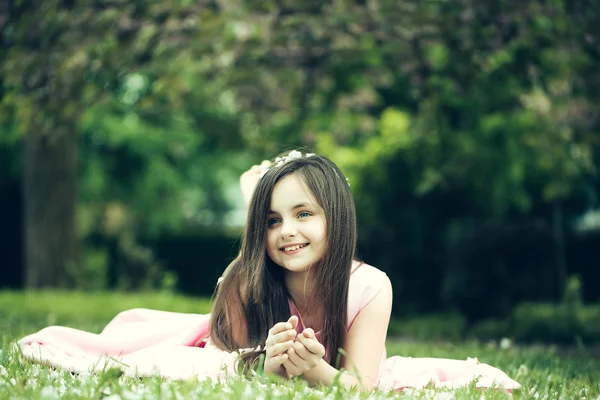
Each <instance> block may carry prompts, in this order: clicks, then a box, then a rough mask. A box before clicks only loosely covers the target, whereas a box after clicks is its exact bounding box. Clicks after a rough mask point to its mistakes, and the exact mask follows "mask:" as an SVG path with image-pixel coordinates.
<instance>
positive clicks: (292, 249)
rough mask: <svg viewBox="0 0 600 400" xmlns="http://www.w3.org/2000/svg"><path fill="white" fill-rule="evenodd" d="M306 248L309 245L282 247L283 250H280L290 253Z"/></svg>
mask: <svg viewBox="0 0 600 400" xmlns="http://www.w3.org/2000/svg"><path fill="white" fill-rule="evenodd" d="M306 246H308V243H305V244H297V245H294V246H287V247H282V248H281V249H279V250H281V251H283V252H284V253H288V252H292V251H297V250H300V249H303V248H305V247H306Z"/></svg>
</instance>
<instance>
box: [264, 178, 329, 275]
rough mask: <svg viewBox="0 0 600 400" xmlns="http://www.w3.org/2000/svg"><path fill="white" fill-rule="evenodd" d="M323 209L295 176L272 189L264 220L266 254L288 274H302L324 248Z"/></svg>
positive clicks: (321, 256) (321, 254) (314, 262)
mask: <svg viewBox="0 0 600 400" xmlns="http://www.w3.org/2000/svg"><path fill="white" fill-rule="evenodd" d="M326 225H327V224H326V221H325V215H324V212H323V209H322V208H321V207H320V206H319V204H318V202H317V200H316V199H315V197H314V196H313V195H312V193H311V192H310V190H309V189H308V188H307V187H306V186H305V185H304V183H303V182H302V180H301V178H300V177H299V176H298V175H297V174H290V175H287V176H285V177H284V178H282V179H281V180H280V181H279V182H277V184H275V187H274V188H273V194H272V196H271V206H270V211H269V215H268V220H267V254H268V255H269V257H270V258H271V260H273V262H275V264H277V265H279V266H281V267H283V268H285V269H286V270H288V271H290V272H305V271H306V270H308V268H309V267H310V266H311V265H312V264H316V263H317V262H318V261H320V260H321V259H322V258H323V255H324V254H325V250H326V247H327V232H326V228H327V226H326Z"/></svg>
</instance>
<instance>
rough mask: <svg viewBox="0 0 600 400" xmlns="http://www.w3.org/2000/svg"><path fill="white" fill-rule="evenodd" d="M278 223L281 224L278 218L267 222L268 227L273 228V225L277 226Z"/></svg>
mask: <svg viewBox="0 0 600 400" xmlns="http://www.w3.org/2000/svg"><path fill="white" fill-rule="evenodd" d="M278 222H279V219H278V218H269V219H268V220H267V226H273V225H275V224H276V223H278Z"/></svg>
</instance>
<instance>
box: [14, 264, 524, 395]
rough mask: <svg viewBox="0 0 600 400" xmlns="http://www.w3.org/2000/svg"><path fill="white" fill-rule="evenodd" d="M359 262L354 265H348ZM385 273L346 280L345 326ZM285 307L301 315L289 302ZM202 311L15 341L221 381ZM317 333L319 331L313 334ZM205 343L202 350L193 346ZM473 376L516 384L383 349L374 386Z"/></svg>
mask: <svg viewBox="0 0 600 400" xmlns="http://www.w3.org/2000/svg"><path fill="white" fill-rule="evenodd" d="M357 266H358V263H355V265H354V268H356V267H357ZM387 281H388V277H387V276H386V275H385V274H384V273H383V272H381V271H379V270H378V269H376V268H374V267H372V266H370V265H367V264H363V265H361V266H360V267H358V268H356V269H355V270H354V272H353V273H352V275H351V277H350V289H349V294H348V327H349V328H350V327H351V326H352V324H353V323H354V320H355V319H356V317H357V316H358V315H359V313H360V312H361V310H363V309H364V308H365V307H366V306H367V304H369V303H370V302H371V300H373V298H375V296H376V295H377V294H378V293H379V291H380V290H381V288H382V287H383V285H384V284H385V283H386V282H387ZM290 311H291V313H292V314H295V315H297V316H298V317H299V320H300V323H299V326H298V331H299V332H300V331H301V330H302V329H303V328H304V324H303V322H302V318H301V316H300V314H299V312H298V310H297V309H296V307H295V306H294V304H293V303H291V302H290ZM209 319H210V316H209V315H208V314H205V315H200V314H184V313H174V312H167V311H156V310H147V309H133V310H127V311H123V312H121V313H119V314H118V315H117V316H116V317H115V318H114V319H113V320H112V321H110V323H109V324H108V325H107V326H106V327H105V328H104V330H103V331H102V332H101V333H100V334H94V333H90V332H84V331H81V330H77V329H73V328H66V327H60V326H51V327H48V328H45V329H42V330H41V331H39V332H37V333H34V334H32V335H29V336H26V337H24V338H23V339H21V340H20V341H19V345H20V347H21V350H22V353H23V355H24V356H25V357H26V358H28V359H30V360H33V361H37V362H44V363H48V364H50V365H54V366H57V367H62V368H65V369H67V370H70V371H74V372H94V371H100V370H103V369H105V368H108V367H117V368H121V369H123V370H124V372H125V373H126V374H128V375H132V376H151V375H161V376H163V377H166V378H172V379H188V378H191V377H196V378H198V379H199V380H203V379H221V378H225V377H227V376H228V375H229V374H230V373H232V371H235V361H236V356H237V355H236V353H228V352H225V351H222V350H219V349H217V348H215V347H213V346H211V345H210V344H209V345H204V342H203V339H206V338H207V336H208V333H209ZM316 335H317V338H320V332H317V334H316ZM200 343H203V344H202V346H203V347H199V346H198V345H199V344H200ZM474 380H477V382H476V386H478V387H492V386H493V387H498V388H504V389H507V390H512V389H518V388H520V385H519V384H518V383H517V382H515V381H514V380H512V379H510V378H509V377H508V376H507V375H506V374H505V373H504V372H502V371H501V370H499V369H497V368H494V367H491V366H489V365H487V364H482V363H479V362H478V361H477V360H476V359H468V360H466V361H462V360H449V359H440V358H410V357H400V356H393V357H390V358H387V359H386V357H385V353H384V354H382V363H381V367H380V370H379V376H378V383H379V386H380V387H381V388H382V389H404V388H408V387H415V388H421V387H425V386H428V385H434V386H436V387H460V386H465V385H467V384H469V383H471V382H472V381H474Z"/></svg>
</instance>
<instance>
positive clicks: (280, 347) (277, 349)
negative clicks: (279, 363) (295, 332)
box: [267, 340, 294, 357]
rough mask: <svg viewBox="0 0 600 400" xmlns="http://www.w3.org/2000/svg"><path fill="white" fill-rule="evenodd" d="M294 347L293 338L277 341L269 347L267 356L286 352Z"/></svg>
mask: <svg viewBox="0 0 600 400" xmlns="http://www.w3.org/2000/svg"><path fill="white" fill-rule="evenodd" d="M292 347H294V341H293V340H288V341H287V342H283V343H277V344H275V345H273V346H271V347H269V348H267V356H268V357H275V356H277V355H279V354H282V353H286V352H287V351H288V350H289V349H291V348H292Z"/></svg>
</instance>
